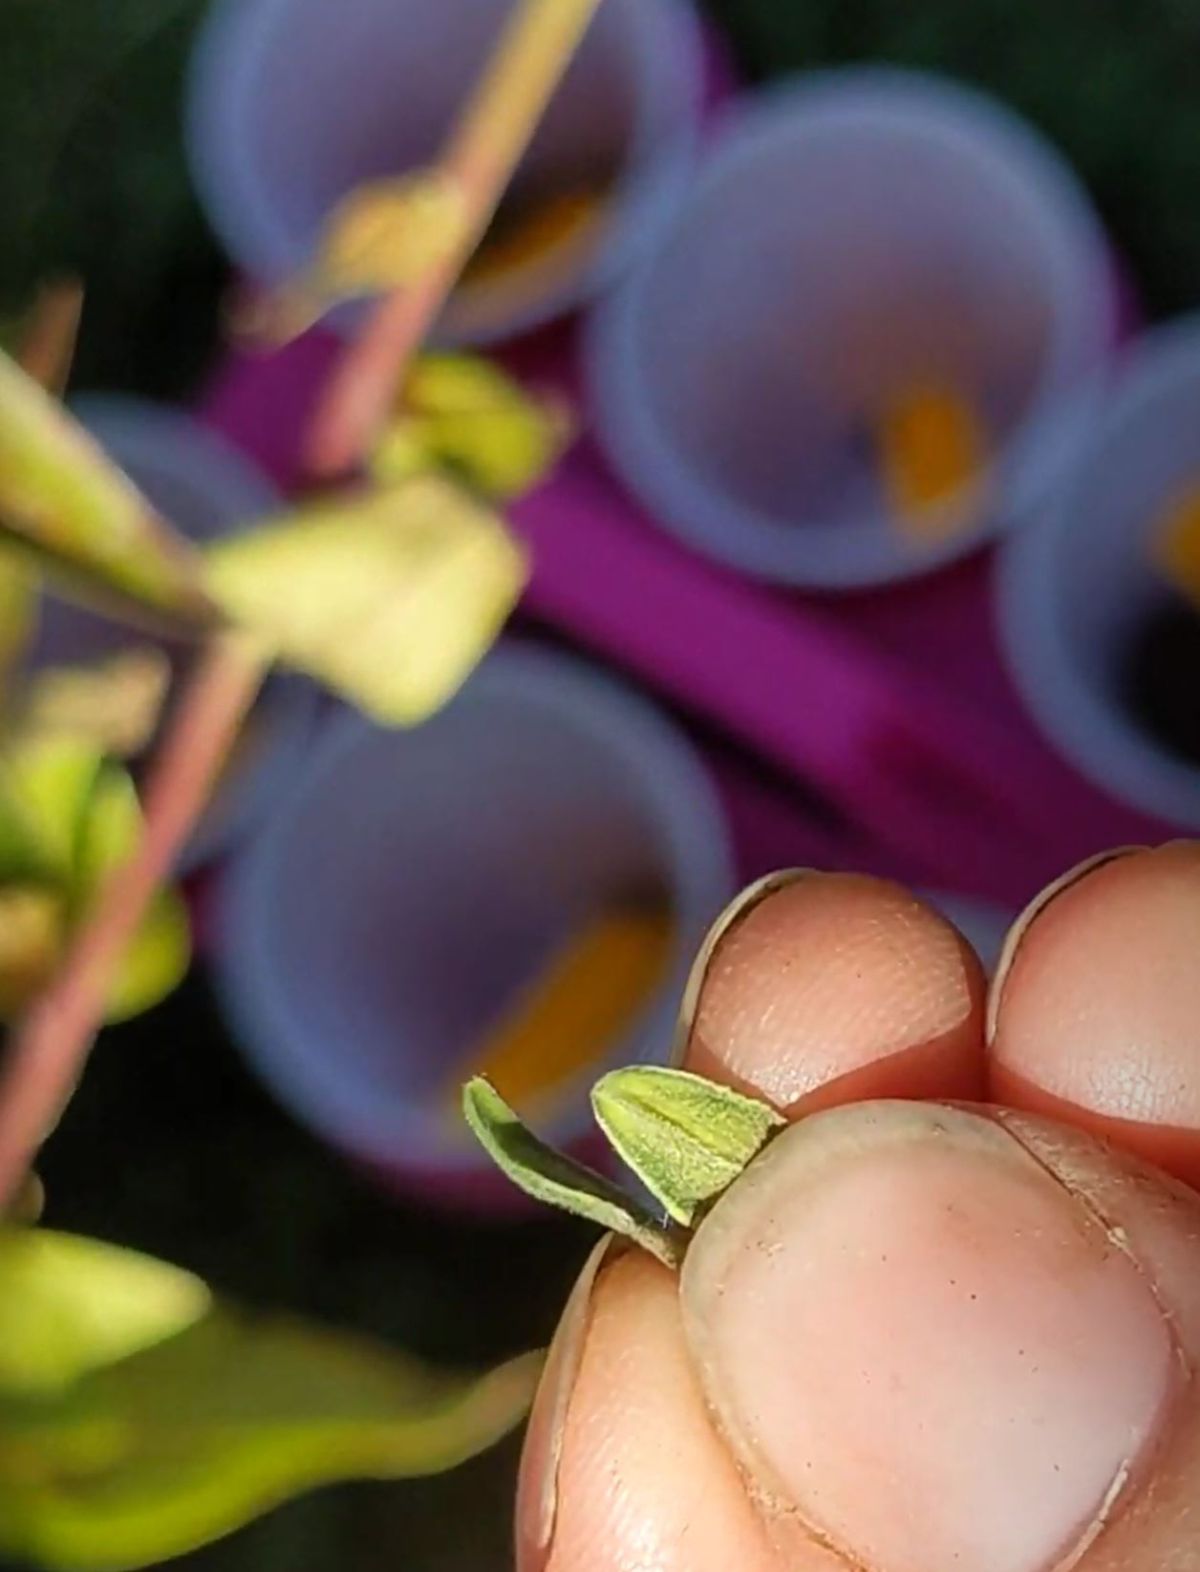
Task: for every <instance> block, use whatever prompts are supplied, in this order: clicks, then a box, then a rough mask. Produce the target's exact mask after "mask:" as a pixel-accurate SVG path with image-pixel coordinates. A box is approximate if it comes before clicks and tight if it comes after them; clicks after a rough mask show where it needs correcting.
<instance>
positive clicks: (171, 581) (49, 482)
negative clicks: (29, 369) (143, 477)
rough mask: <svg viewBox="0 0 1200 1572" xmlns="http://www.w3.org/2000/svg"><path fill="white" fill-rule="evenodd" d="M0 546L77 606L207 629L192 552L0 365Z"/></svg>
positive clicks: (46, 403) (50, 401) (92, 447)
mask: <svg viewBox="0 0 1200 1572" xmlns="http://www.w3.org/2000/svg"><path fill="white" fill-rule="evenodd" d="M0 538H4V539H6V540H8V541H9V542H10V543H11V544H13V545H15V546H18V547H20V548H22V549H23V550H25V551H26V552H28V553H31V554H32V555H33V556H34V558H35V559H36V561H37V563H38V565H39V566H40V567H42V568H44V569H45V570H46V571H47V572H48V573H52V574H54V575H55V576H56V577H57V578H59V579H60V580H62V581H63V582H64V584H65V585H66V587H68V588H73V589H74V590H75V591H76V592H77V593H81V594H83V595H84V596H89V595H99V596H101V598H107V597H112V596H115V597H117V599H118V600H119V601H120V602H123V603H128V604H132V605H134V606H140V607H143V608H145V609H148V610H149V611H151V612H153V613H157V614H158V615H159V616H162V617H166V618H167V619H168V620H172V621H174V620H182V621H184V622H186V623H188V624H200V625H204V624H206V623H209V622H211V621H212V608H211V607H210V606H209V604H208V602H207V600H206V598H205V596H204V592H203V578H202V571H201V565H200V559H199V557H198V555H197V553H196V552H195V550H194V548H193V547H192V546H191V545H190V544H189V543H188V542H187V541H186V540H185V539H184V538H183V537H182V536H180V535H177V534H176V533H175V532H174V531H173V530H171V529H170V528H169V527H168V526H167V525H166V524H165V523H163V521H162V520H161V519H159V518H158V517H157V515H156V514H155V513H154V511H153V510H152V508H151V507H150V505H149V503H148V502H147V501H146V499H145V498H144V497H143V496H142V495H141V493H140V492H139V491H138V490H137V488H136V487H135V486H134V485H133V483H132V482H131V481H130V480H129V479H128V478H127V477H126V476H125V475H124V474H122V472H121V471H120V470H119V469H118V468H117V467H116V466H115V465H114V464H113V463H112V462H111V460H110V459H108V458H107V457H106V456H105V454H104V453H103V451H102V450H101V449H100V447H99V446H98V445H97V444H96V443H95V442H94V441H93V440H92V438H91V437H89V436H88V435H87V434H86V433H85V432H84V430H83V428H82V427H81V426H80V425H79V423H78V422H77V421H76V420H74V419H73V418H72V417H71V416H70V415H69V414H68V413H67V412H66V411H65V410H64V409H63V407H62V406H61V405H60V404H59V403H58V402H57V400H56V399H54V398H52V397H51V396H50V395H49V394H48V393H47V392H46V391H45V390H44V389H43V388H41V387H40V386H39V385H38V384H37V382H35V381H34V380H33V378H31V377H29V376H28V375H26V373H25V372H23V371H22V370H21V369H20V367H19V366H17V365H16V364H15V363H14V362H13V361H12V360H11V359H9V358H8V357H7V356H4V355H0Z"/></svg>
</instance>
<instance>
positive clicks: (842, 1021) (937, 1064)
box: [685, 872, 986, 1116]
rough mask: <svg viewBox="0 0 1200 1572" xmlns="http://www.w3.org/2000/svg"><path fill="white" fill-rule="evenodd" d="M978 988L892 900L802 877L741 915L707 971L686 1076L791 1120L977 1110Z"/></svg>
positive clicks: (966, 958) (952, 942)
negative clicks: (869, 1107)
mask: <svg viewBox="0 0 1200 1572" xmlns="http://www.w3.org/2000/svg"><path fill="white" fill-rule="evenodd" d="M985 992H986V983H985V979H984V974H983V969H982V967H981V965H980V963H979V960H978V958H977V957H976V956H975V954H974V952H973V951H972V950H971V948H970V946H969V945H968V944H967V942H966V940H965V939H964V938H963V937H962V935H961V934H959V933H958V931H957V930H956V929H955V928H954V927H953V926H952V925H951V924H950V923H949V922H947V921H946V919H945V918H944V917H942V916H941V915H940V914H939V913H937V912H936V911H934V910H933V908H932V907H930V906H928V905H926V904H925V903H924V902H923V901H920V900H918V899H917V898H916V897H915V896H913V895H911V894H910V893H909V892H907V891H906V890H904V889H902V888H901V887H900V886H898V885H895V884H892V883H889V882H887V881H885V880H881V879H874V878H869V877H867V876H864V875H858V874H839V873H809V872H805V873H801V874H797V875H795V876H794V877H793V878H792V879H791V880H790V881H789V882H787V883H784V884H780V885H777V886H774V887H771V888H769V889H767V890H766V892H765V893H763V894H761V896H760V898H758V899H756V900H754V901H752V902H750V903H748V904H747V905H746V906H745V907H744V908H743V909H742V910H741V912H740V913H739V914H738V915H737V917H736V920H735V921H733V922H732V923H730V924H729V925H728V926H727V927H726V928H725V930H724V931H723V933H722V934H721V936H720V939H719V942H717V943H716V944H715V945H714V946H713V947H712V950H711V954H710V955H709V956H708V957H707V966H706V968H705V970H704V975H703V979H702V982H701V983H700V985H699V987H698V989H697V997H696V1002H695V1009H694V1016H693V1019H692V1021H691V1031H690V1037H689V1041H688V1045H687V1050H686V1056H685V1063H686V1064H687V1066H688V1068H689V1069H693V1070H695V1071H697V1072H698V1073H700V1074H703V1075H708V1076H710V1077H712V1078H713V1079H719V1080H723V1081H728V1082H731V1083H732V1084H734V1085H736V1086H739V1087H741V1088H742V1089H744V1090H747V1091H752V1092H757V1093H758V1094H760V1095H763V1096H765V1097H767V1098H768V1099H769V1100H770V1101H771V1102H772V1103H774V1104H775V1105H776V1106H777V1107H779V1108H781V1109H782V1110H783V1111H784V1112H786V1113H788V1114H789V1115H791V1116H797V1115H799V1114H800V1113H808V1112H811V1111H813V1110H814V1109H815V1108H818V1107H822V1106H826V1105H829V1104H831V1103H840V1102H847V1101H852V1100H856V1099H859V1098H867V1097H915V1098H921V1097H929V1098H932V1097H949V1098H973V1097H978V1096H980V1095H981V1093H982V1089H983V1056H982V1043H983V1016H984V1000H985Z"/></svg>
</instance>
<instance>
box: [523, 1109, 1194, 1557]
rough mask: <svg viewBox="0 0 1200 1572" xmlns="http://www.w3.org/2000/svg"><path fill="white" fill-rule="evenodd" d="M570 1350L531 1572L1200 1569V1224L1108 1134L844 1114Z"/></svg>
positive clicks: (549, 1426) (624, 1258) (770, 1158)
mask: <svg viewBox="0 0 1200 1572" xmlns="http://www.w3.org/2000/svg"><path fill="white" fill-rule="evenodd" d="M563 1337H564V1340H565V1342H567V1343H570V1344H574V1345H575V1346H574V1350H573V1352H572V1354H571V1357H570V1358H569V1359H565V1360H560V1361H559V1363H558V1368H557V1371H556V1380H555V1381H554V1383H553V1384H552V1388H551V1389H550V1390H548V1391H547V1392H545V1393H543V1398H542V1399H541V1400H540V1401H539V1406H538V1412H537V1414H536V1415H535V1419H534V1425H533V1429H532V1431H531V1441H530V1445H529V1447H528V1449H527V1454H526V1463H525V1475H524V1478H523V1484H522V1492H521V1501H520V1504H519V1527H520V1540H521V1545H522V1556H521V1567H522V1572H526V1569H530V1572H543V1569H548V1572H647V1569H651V1568H652V1569H653V1572H728V1569H729V1568H730V1567H736V1568H738V1572H1065V1569H1066V1568H1072V1569H1078V1572H1196V1568H1197V1567H1200V1514H1197V1512H1196V1510H1195V1503H1196V1501H1197V1500H1198V1499H1200V1398H1198V1396H1197V1392H1196V1390H1195V1386H1194V1384H1193V1381H1192V1371H1193V1370H1194V1368H1195V1365H1196V1360H1197V1355H1198V1353H1200V1199H1198V1198H1197V1197H1196V1195H1195V1194H1194V1193H1193V1192H1192V1191H1190V1190H1187V1189H1185V1188H1183V1187H1181V1186H1177V1185H1176V1184H1175V1183H1174V1182H1173V1181H1171V1180H1168V1179H1164V1178H1162V1177H1161V1176H1159V1175H1157V1174H1156V1173H1154V1172H1152V1171H1151V1170H1148V1169H1145V1168H1142V1167H1139V1166H1138V1165H1137V1163H1136V1162H1135V1161H1134V1160H1133V1159H1126V1158H1124V1157H1122V1156H1120V1155H1119V1154H1117V1153H1115V1152H1114V1151H1112V1150H1110V1149H1109V1148H1106V1147H1103V1146H1101V1145H1100V1144H1099V1143H1097V1142H1096V1141H1095V1140H1094V1139H1093V1138H1092V1137H1089V1136H1087V1135H1084V1134H1080V1133H1076V1132H1072V1131H1070V1130H1067V1129H1062V1128H1059V1127H1057V1126H1055V1125H1051V1124H1049V1123H1046V1122H1043V1121H1040V1120H1037V1119H1033V1118H1030V1117H1027V1116H1024V1115H1014V1114H1007V1113H1000V1112H974V1111H967V1110H962V1109H954V1108H948V1107H945V1106H941V1105H934V1104H912V1103H907V1104H902V1103H867V1104H858V1105H854V1106H851V1107H848V1108H844V1109H839V1110H833V1111H829V1112H825V1113H820V1114H815V1115H813V1116H812V1117H811V1118H809V1119H807V1120H805V1121H803V1122H802V1123H800V1124H798V1125H795V1126H793V1127H791V1128H789V1129H788V1130H786V1131H784V1132H783V1134H781V1135H780V1136H779V1137H778V1139H777V1140H776V1141H775V1142H774V1143H773V1145H772V1146H771V1147H770V1149H769V1150H768V1152H767V1153H766V1154H765V1155H764V1156H763V1157H762V1158H760V1159H759V1160H758V1161H757V1162H756V1163H754V1164H752V1165H751V1167H750V1169H748V1170H747V1172H746V1174H745V1175H743V1177H742V1178H741V1179H740V1180H739V1181H738V1182H737V1183H736V1184H735V1185H734V1186H733V1187H732V1189H731V1190H729V1191H728V1192H727V1194H726V1195H725V1196H724V1197H723V1198H722V1200H721V1201H720V1202H719V1203H718V1204H717V1206H716V1207H715V1208H714V1209H713V1211H712V1212H711V1213H710V1215H709V1216H708V1218H707V1219H706V1220H705V1221H704V1223H703V1224H702V1225H701V1227H700V1229H699V1231H698V1232H697V1234H696V1236H695V1239H694V1240H693V1242H692V1245H691V1248H690V1250H689V1252H688V1256H687V1259H686V1261H685V1264H684V1268H683V1271H682V1274H681V1276H680V1277H679V1278H675V1277H672V1276H671V1274H669V1273H668V1272H666V1271H665V1269H663V1268H662V1267H660V1266H658V1265H657V1264H656V1263H654V1262H652V1261H650V1260H649V1259H648V1258H645V1257H641V1256H639V1255H637V1254H636V1253H634V1254H620V1253H610V1255H609V1257H608V1258H607V1260H606V1261H605V1262H604V1263H603V1264H602V1265H601V1268H600V1271H599V1276H598V1280H597V1282H596V1283H595V1285H594V1287H593V1288H592V1290H591V1294H590V1298H589V1297H587V1296H583V1297H581V1298H580V1299H579V1300H578V1301H577V1302H576V1305H575V1307H574V1310H573V1313H572V1315H571V1317H570V1318H569V1319H568V1321H567V1322H566V1323H564V1332H563ZM553 1416H557V1417H553ZM547 1487H549V1489H548V1488H547ZM548 1508H549V1511H548V1510H547V1509H548Z"/></svg>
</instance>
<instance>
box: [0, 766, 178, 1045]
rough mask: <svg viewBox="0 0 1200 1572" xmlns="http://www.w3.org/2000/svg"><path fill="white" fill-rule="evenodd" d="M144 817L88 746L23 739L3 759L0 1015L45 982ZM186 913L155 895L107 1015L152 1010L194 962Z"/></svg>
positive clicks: (129, 787)
mask: <svg viewBox="0 0 1200 1572" xmlns="http://www.w3.org/2000/svg"><path fill="white" fill-rule="evenodd" d="M141 829H142V811H141V806H140V804H139V802H138V797H137V791H136V789H135V788H134V784H133V781H132V779H131V778H130V776H129V774H128V772H127V771H126V770H124V769H123V768H121V767H120V766H119V765H117V764H113V763H110V762H109V763H106V762H105V761H104V760H103V759H102V758H101V756H100V753H99V751H98V750H97V749H96V748H95V747H94V746H93V745H92V744H90V743H86V742H81V741H79V740H77V739H75V738H70V737H52V736H51V737H45V736H41V737H39V736H34V737H27V738H22V739H20V740H19V741H18V742H16V743H14V744H13V745H11V746H10V747H9V748H8V749H7V750H6V752H5V753H4V754H3V755H2V756H0V1015H4V1016H11V1015H12V1014H14V1013H15V1012H16V1011H17V1010H19V1009H20V1008H21V1007H22V1006H23V1005H25V1004H26V1003H28V1001H29V999H30V998H31V997H32V995H33V994H34V993H35V992H36V991H37V990H38V988H39V987H41V986H42V985H43V984H44V983H45V982H46V981H47V979H48V977H49V976H50V974H51V972H52V970H53V968H54V966H55V964H56V963H57V962H58V960H59V959H60V958H61V955H62V952H63V949H64V947H65V945H66V943H67V941H68V940H69V937H70V935H71V933H72V931H73V930H74V928H75V927H76V926H77V925H78V924H79V923H81V922H83V921H84V920H85V919H86V917H87V915H88V912H89V910H90V909H91V906H92V902H93V901H94V899H95V897H96V894H97V892H98V890H99V889H100V887H101V886H102V884H103V882H104V880H105V879H106V877H107V876H108V874H109V873H111V872H112V871H113V869H115V868H116V867H117V866H118V865H119V864H120V863H122V862H124V861H126V860H127V859H128V858H129V857H130V856H131V855H132V853H133V851H134V849H135V847H136V846H137V842H138V838H139V836H140V835H141ZM190 953H191V950H190V940H189V932H188V920H187V912H186V909H185V907H184V905H183V903H182V901H181V900H180V899H179V897H178V896H177V895H176V894H175V893H174V892H173V891H170V890H164V891H161V892H160V893H159V895H158V896H157V897H156V898H155V900H154V902H153V903H152V905H151V907H150V910H149V912H148V913H147V915H146V917H145V918H144V919H143V922H142V924H141V926H140V928H139V930H138V932H137V934H136V935H135V937H134V939H133V941H132V943H131V944H130V947H129V949H128V951H127V952H126V955H125V956H124V958H123V961H122V964H121V968H120V970H119V972H118V975H117V977H116V978H115V979H114V982H113V987H112V993H111V995H110V1000H109V1008H108V1012H107V1015H108V1019H110V1020H118V1019H125V1018H126V1017H128V1016H130V1015H135V1014H138V1013H139V1012H140V1011H142V1010H145V1009H148V1008H149V1007H150V1006H151V1005H152V1004H156V1003H157V1002H158V1001H159V1000H160V999H161V998H163V997H164V996H165V995H166V994H168V993H169V992H170V991H171V990H172V989H173V988H174V987H175V986H176V984H177V983H178V982H179V981H180V980H181V978H182V977H183V974H184V973H185V972H186V970H187V966H188V962H189V960H190Z"/></svg>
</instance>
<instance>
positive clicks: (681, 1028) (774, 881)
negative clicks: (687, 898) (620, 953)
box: [670, 868, 814, 1065]
mask: <svg viewBox="0 0 1200 1572" xmlns="http://www.w3.org/2000/svg"><path fill="white" fill-rule="evenodd" d="M813 872H814V870H813V869H811V868H780V869H779V870H778V871H777V872H775V873H768V874H765V875H764V876H763V877H762V878H761V879H756V880H755V881H754V883H753V884H748V885H747V886H746V888H745V889H744V890H742V891H741V893H740V894H738V895H736V896H734V898H733V900H732V901H730V903H729V905H728V906H727V907H726V908H725V910H724V911H723V912H722V913H721V915H720V916H719V917H718V918H717V920H716V922H714V923H713V925H712V927H711V928H710V929H709V930H708V932H707V933H706V934H705V936H704V942H703V943H702V944H701V946H700V949H699V950H698V951H697V953H696V959H695V961H694V962H693V963H692V969H691V971H690V972H689V973H688V980H687V983H686V985H685V987H684V990H683V1000H682V1002H681V1004H680V1006H679V1024H678V1025H677V1027H676V1029H675V1041H674V1044H673V1045H672V1049H671V1059H670V1063H671V1064H675V1065H678V1064H682V1063H683V1060H684V1058H685V1057H686V1055H687V1051H688V1045H689V1043H690V1042H691V1040H692V1031H693V1029H694V1027H695V1024H696V1011H697V1009H698V1007H699V1004H700V995H701V994H702V993H703V991H704V980H705V978H706V977H707V976H708V972H709V968H710V967H711V966H712V963H713V959H714V957H715V955H716V953H717V950H718V949H719V948H720V946H721V945H722V944H723V943H724V941H725V940H726V939H727V938H728V937H729V935H730V933H731V932H732V931H733V929H734V928H736V927H737V925H738V923H740V922H744V921H745V919H746V918H747V917H748V916H749V915H750V913H751V912H752V911H753V910H754V908H755V907H756V906H761V904H762V903H763V901H765V900H766V899H767V898H768V897H769V896H771V895H774V894H775V892H776V891H777V890H784V889H787V887H788V886H789V885H792V884H797V883H799V881H800V880H801V879H808V878H811V877H812V876H813Z"/></svg>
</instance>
